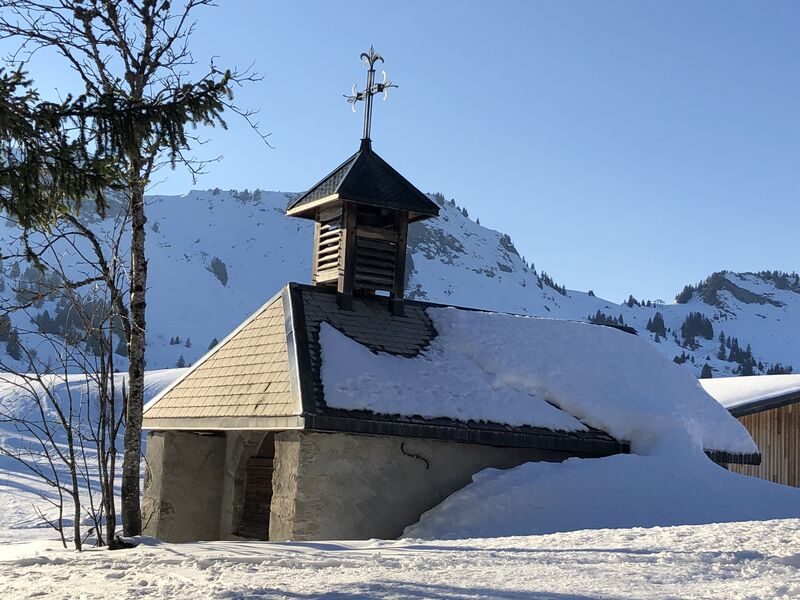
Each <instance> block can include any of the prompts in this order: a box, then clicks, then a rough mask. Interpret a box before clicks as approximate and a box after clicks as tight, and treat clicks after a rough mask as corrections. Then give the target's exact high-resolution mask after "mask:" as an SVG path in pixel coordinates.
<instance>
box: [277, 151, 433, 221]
mask: <svg viewBox="0 0 800 600" xmlns="http://www.w3.org/2000/svg"><path fill="white" fill-rule="evenodd" d="M331 194H339V197H340V198H342V199H344V200H349V201H351V202H355V203H356V204H369V205H371V206H378V207H381V208H389V209H393V210H405V211H408V212H411V213H415V214H417V215H424V216H429V217H435V216H437V215H438V214H439V207H438V206H437V205H436V203H435V202H433V201H432V200H431V199H430V198H428V197H427V196H426V195H425V194H423V193H422V192H421V191H419V190H418V189H417V188H416V187H414V186H413V185H412V184H411V183H410V182H409V181H408V180H407V179H406V178H405V177H403V176H402V175H400V173H398V172H397V171H396V170H395V169H394V168H393V167H392V166H391V165H390V164H389V163H387V162H386V161H385V160H383V159H382V158H381V157H380V156H378V155H377V154H376V153H375V152H374V151H373V150H372V149H371V148H369V147H367V148H362V149H360V150H359V151H358V152H356V153H355V154H353V156H351V157H350V158H348V159H347V160H346V161H345V162H343V163H342V164H341V165H339V166H338V167H336V169H334V170H333V171H332V172H331V173H330V174H329V175H328V176H327V177H325V178H324V179H323V180H322V181H320V182H318V183H317V184H315V185H314V186H313V187H312V188H311V189H310V190H308V191H307V192H306V193H305V194H302V195H300V196H299V197H298V198H296V199H295V200H293V201H292V202H291V203H290V204H289V206H288V208H287V210H293V209H297V208H302V207H303V206H306V205H308V204H311V203H312V202H315V201H317V200H320V199H322V198H325V197H327V196H330V195H331Z"/></svg>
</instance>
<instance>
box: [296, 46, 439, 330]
mask: <svg viewBox="0 0 800 600" xmlns="http://www.w3.org/2000/svg"><path fill="white" fill-rule="evenodd" d="M361 58H362V60H363V61H364V62H365V63H366V65H367V67H368V71H367V86H366V88H365V89H364V90H363V91H356V89H355V86H353V93H352V95H349V96H345V97H346V98H347V101H348V102H349V103H351V104H352V105H353V110H354V111H355V107H356V104H357V103H358V102H361V101H363V102H364V105H365V106H364V131H363V137H362V139H361V146H360V148H359V149H358V151H357V152H356V153H355V154H353V155H352V156H351V157H350V158H348V159H347V160H346V161H344V162H343V163H342V164H341V165H339V166H338V167H336V169H334V170H333V171H332V172H331V173H330V174H329V175H327V176H326V177H325V178H324V179H322V180H321V181H320V182H318V183H317V184H316V185H314V186H313V187H311V189H309V190H308V191H307V192H306V193H304V194H302V195H301V196H299V197H298V198H296V199H295V200H294V201H293V202H292V203H291V204H290V205H289V207H288V208H287V210H286V214H287V215H289V216H292V217H300V218H303V219H312V220H314V222H315V225H314V249H313V262H312V273H311V281H312V283H313V284H314V285H326V286H335V287H336V290H337V292H338V295H339V306H341V307H342V308H343V309H351V308H352V305H353V297H354V296H366V295H382V296H387V297H388V299H389V305H390V307H391V310H392V312H393V313H394V314H397V315H400V314H402V313H403V296H404V292H405V289H404V284H405V265H406V243H407V239H408V225H409V223H413V222H414V221H420V220H422V219H428V218H430V217H436V216H438V215H439V207H438V206H437V205H436V203H435V202H433V201H431V200H430V199H429V198H428V197H427V196H426V195H425V194H423V193H422V192H421V191H419V190H418V189H417V188H415V187H414V186H413V185H412V184H411V183H410V182H409V181H408V180H407V179H406V178H405V177H403V176H402V175H400V173H398V172H397V171H396V170H395V169H394V168H392V167H391V165H389V163H387V162H386V161H385V160H383V159H382V158H381V157H380V156H378V154H376V153H375V151H373V150H372V140H371V139H370V129H371V125H372V97H373V96H374V95H375V94H383V95H384V99H386V94H387V92H388V90H389V88H393V87H397V86H396V85H394V84H393V83H391V82H390V81H387V80H386V72H385V71H384V72H383V82H382V83H376V82H375V63H377V62H378V61H380V62H383V58H382V57H381V55H380V54H378V53H377V52H375V49H374V48H370V51H369V53H366V52H365V53H363V54H362V55H361Z"/></svg>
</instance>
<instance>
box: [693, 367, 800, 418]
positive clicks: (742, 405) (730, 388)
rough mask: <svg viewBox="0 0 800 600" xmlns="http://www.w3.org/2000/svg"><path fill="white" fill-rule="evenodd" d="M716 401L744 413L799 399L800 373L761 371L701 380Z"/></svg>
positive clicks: (738, 412)
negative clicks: (782, 373) (754, 373)
mask: <svg viewBox="0 0 800 600" xmlns="http://www.w3.org/2000/svg"><path fill="white" fill-rule="evenodd" d="M700 383H701V385H702V386H703V389H705V391H707V392H708V393H709V394H711V395H712V396H713V397H714V398H715V399H716V400H717V402H719V403H720V404H722V406H724V407H725V408H727V409H728V410H730V411H731V412H732V413H733V414H734V415H737V416H741V415H745V414H750V413H754V412H760V411H762V410H769V409H771V408H777V407H778V406H783V405H786V404H792V403H794V402H800V375H758V376H752V377H723V378H719V379H703V380H701V382H700Z"/></svg>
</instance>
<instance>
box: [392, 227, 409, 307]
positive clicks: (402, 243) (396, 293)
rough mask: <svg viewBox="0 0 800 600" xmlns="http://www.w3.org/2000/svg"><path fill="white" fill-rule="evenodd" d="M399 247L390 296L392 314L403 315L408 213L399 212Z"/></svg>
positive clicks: (396, 253)
mask: <svg viewBox="0 0 800 600" xmlns="http://www.w3.org/2000/svg"><path fill="white" fill-rule="evenodd" d="M396 222H397V247H396V252H395V263H394V285H393V286H392V292H391V295H390V296H389V298H390V300H389V302H390V303H391V308H392V314H393V315H395V316H398V317H400V316H403V297H404V296H405V283H406V281H405V280H406V243H407V241H408V213H407V212H399V213H397V221H396Z"/></svg>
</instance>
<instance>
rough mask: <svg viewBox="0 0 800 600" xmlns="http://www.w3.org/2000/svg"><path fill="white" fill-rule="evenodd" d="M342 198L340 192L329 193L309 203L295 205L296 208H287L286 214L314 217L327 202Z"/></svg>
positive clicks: (306, 217) (305, 217)
mask: <svg viewBox="0 0 800 600" xmlns="http://www.w3.org/2000/svg"><path fill="white" fill-rule="evenodd" d="M340 199H341V198H340V197H339V193H338V192H337V193H335V194H329V195H328V196H325V197H323V198H319V199H318V200H314V201H313V202H309V203H308V204H301V205H299V206H295V207H294V208H288V209H286V216H288V217H300V218H301V219H314V218H315V217H316V213H317V210H318V209H319V208H321V207H322V206H324V205H326V204H331V203H333V202H337V201H338V200H340Z"/></svg>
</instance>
